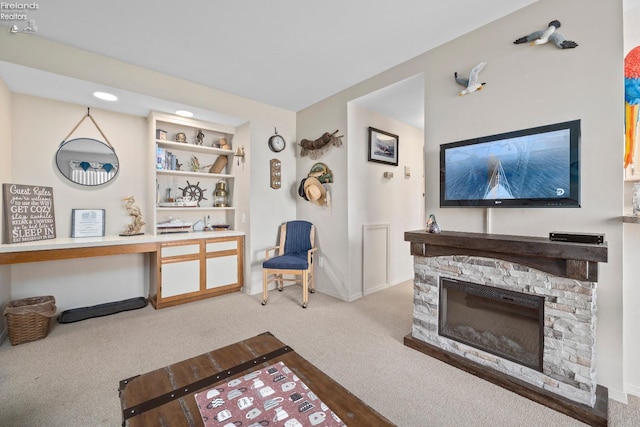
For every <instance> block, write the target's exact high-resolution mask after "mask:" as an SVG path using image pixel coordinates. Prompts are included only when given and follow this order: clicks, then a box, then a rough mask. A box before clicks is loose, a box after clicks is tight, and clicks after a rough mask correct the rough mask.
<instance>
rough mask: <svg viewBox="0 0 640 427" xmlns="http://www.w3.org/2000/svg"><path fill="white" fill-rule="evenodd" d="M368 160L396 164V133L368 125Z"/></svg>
mask: <svg viewBox="0 0 640 427" xmlns="http://www.w3.org/2000/svg"><path fill="white" fill-rule="evenodd" d="M368 160H369V161H370V162H377V163H384V164H387V165H393V166H398V135H394V134H392V133H389V132H385V131H383V130H380V129H376V128H372V127H369V159H368Z"/></svg>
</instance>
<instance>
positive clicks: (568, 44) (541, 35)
mask: <svg viewBox="0 0 640 427" xmlns="http://www.w3.org/2000/svg"><path fill="white" fill-rule="evenodd" d="M558 28H560V21H558V20H554V21H551V22H549V25H548V26H547V29H546V30H544V31H534V32H533V33H531V34H529V35H528V36H524V37H520V38H519V39H518V40H516V41H514V42H513V43H514V44H522V43H530V45H531V46H538V45H541V44H546V43H548V42H551V43H553V44H555V45H556V47H557V48H558V49H573V48H574V47H576V46H578V43H576V42H574V41H572V40H566V39H565V38H564V36H563V35H562V34H560V33H559V32H558V31H557V30H558Z"/></svg>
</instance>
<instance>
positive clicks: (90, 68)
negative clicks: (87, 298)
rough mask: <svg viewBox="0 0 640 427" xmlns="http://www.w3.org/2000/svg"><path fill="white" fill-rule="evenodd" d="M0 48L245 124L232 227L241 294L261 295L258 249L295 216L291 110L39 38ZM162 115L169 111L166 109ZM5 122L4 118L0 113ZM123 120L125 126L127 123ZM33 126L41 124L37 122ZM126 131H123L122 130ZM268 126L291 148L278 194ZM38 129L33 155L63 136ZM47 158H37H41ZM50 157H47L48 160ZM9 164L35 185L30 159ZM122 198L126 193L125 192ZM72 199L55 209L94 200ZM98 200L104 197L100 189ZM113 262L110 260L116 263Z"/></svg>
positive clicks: (10, 41) (2, 55)
mask: <svg viewBox="0 0 640 427" xmlns="http://www.w3.org/2000/svg"><path fill="white" fill-rule="evenodd" d="M0 45H2V47H3V48H2V50H1V51H0V61H7V62H12V63H16V64H19V65H24V66H28V67H33V68H36V69H42V70H46V71H49V72H53V73H57V74H61V75H64V76H69V77H74V78H77V79H81V80H85V81H89V82H95V83H96V84H97V85H98V86H99V85H106V86H109V87H114V88H120V89H123V90H126V91H131V92H135V93H140V94H143V95H148V96H152V97H155V98H160V99H166V100H169V101H174V102H178V103H180V104H182V105H185V106H193V107H196V108H202V109H205V110H209V111H214V112H218V113H222V114H227V115H230V116H234V117H242V118H246V120H247V122H246V124H245V125H243V126H241V127H240V128H239V130H238V134H236V136H237V137H238V135H240V137H241V138H242V139H243V140H245V141H247V144H246V145H245V153H246V156H247V157H246V160H245V162H244V163H242V164H241V165H240V166H239V168H238V174H239V176H240V177H239V179H238V182H239V183H241V185H242V186H244V188H245V189H248V190H247V191H248V193H249V194H247V195H246V197H244V198H241V200H240V203H241V206H239V209H238V216H239V221H238V228H239V229H241V230H243V231H245V232H247V233H248V234H247V240H246V243H245V255H246V258H245V261H246V269H245V291H246V292H250V293H256V292H259V291H260V290H261V289H262V282H261V274H260V273H261V257H263V250H264V248H266V247H268V246H272V245H273V244H274V243H275V230H276V228H277V225H278V224H280V223H281V222H282V221H286V220H288V219H292V218H295V217H296V200H295V198H294V195H293V194H292V193H291V192H290V191H287V189H288V188H290V187H291V186H292V185H293V183H294V182H295V181H296V178H295V155H296V154H295V151H296V150H295V148H294V145H295V144H294V140H295V135H296V116H295V113H294V112H291V111H287V110H283V109H281V108H276V107H272V106H269V105H266V104H262V103H259V102H256V101H252V100H249V99H246V98H242V97H239V96H235V95H232V94H229V93H225V92H222V91H220V90H216V89H212V88H209V87H205V86H201V85H198V84H196V83H192V82H188V81H185V80H180V79H177V78H174V77H171V76H168V75H163V74H160V73H157V72H154V71H150V70H146V69H143V68H141V67H136V66H132V65H129V64H126V63H123V62H119V61H115V60H113V59H110V58H107V57H104V56H100V55H96V54H92V53H90V52H86V51H83V50H79V49H75V48H72V47H69V46H64V45H61V44H59V43H55V42H51V41H47V40H45V39H41V38H39V37H10V36H9V34H8V33H6V32H3V31H0ZM0 78H2V76H0ZM76 108H78V111H81V110H84V111H85V112H86V108H85V107H84V106H76ZM69 113H70V114H69V116H65V117H61V116H60V115H56V117H58V118H60V119H61V120H63V119H64V120H65V122H64V126H62V125H63V123H62V122H60V126H61V127H64V128H65V132H66V133H68V132H69V131H70V130H71V127H72V125H70V126H69V127H67V124H66V121H74V122H73V124H75V123H76V122H77V120H79V119H80V118H81V117H82V114H80V113H76V112H75V110H74V111H73V112H72V111H69ZM96 113H97V112H96ZM167 113H172V112H170V111H167ZM3 117H9V116H8V115H3ZM136 120H141V121H144V118H136ZM124 121H125V122H127V119H125V120H124ZM99 123H100V121H99ZM35 124H36V122H31V123H29V126H35ZM38 126H41V125H40V124H38ZM101 126H102V125H101ZM125 126H128V125H126V124H125ZM21 127H22V125H21ZM274 127H277V129H278V133H280V134H281V135H283V136H284V137H285V139H286V140H287V141H288V142H289V144H288V147H287V149H285V151H283V152H282V153H279V155H278V157H279V158H281V159H282V160H283V166H284V167H283V184H284V185H286V186H288V187H284V188H283V189H282V190H280V191H273V190H271V189H270V187H269V159H270V158H272V157H274V154H273V153H272V152H271V151H269V149H268V148H267V141H268V139H269V137H270V136H271V135H272V134H273V130H274ZM42 129H43V132H45V133H48V134H50V135H51V137H52V139H53V141H54V142H50V140H49V139H43V138H39V139H38V140H37V141H33V142H34V144H36V143H37V144H41V145H39V150H41V149H42V147H45V149H48V148H47V147H50V146H51V144H53V145H55V144H56V143H55V141H56V140H58V139H60V140H61V138H63V137H64V136H66V133H58V136H55V137H54V136H53V135H54V134H53V133H52V129H51V128H49V129H47V128H45V127H42ZM56 129H57V127H56ZM103 130H104V131H105V132H106V133H107V136H108V137H109V138H110V139H111V137H110V136H109V134H108V132H107V130H106V129H104V128H103ZM21 132H23V130H21ZM25 132H26V131H25ZM114 132H116V131H114ZM136 132H137V131H136ZM146 135H147V134H146V132H143V134H142V137H141V138H140V140H139V141H137V142H135V143H134V144H140V145H141V146H143V147H144V146H146V144H147V143H148V141H147V137H146ZM14 139H15V138H14ZM114 141H115V137H114V140H112V144H114V145H117V142H114ZM12 146H13V147H15V146H16V143H15V142H14V143H13V144H12ZM36 156H38V157H40V155H39V154H36ZM45 157H46V156H45V155H44V154H43V155H42V159H44V158H45ZM49 158H50V159H51V157H49ZM125 162H126V168H127V169H128V172H127V173H129V174H134V175H135V174H137V173H138V171H139V173H140V175H141V176H144V177H145V178H144V180H146V179H147V178H148V174H151V173H152V171H150V170H147V171H145V170H138V169H133V170H132V169H131V168H135V167H136V165H135V162H132V161H127V159H125ZM12 165H13V171H14V172H16V171H22V172H20V173H18V174H17V175H16V174H14V175H12V176H10V179H8V180H17V179H18V178H19V179H27V178H28V180H29V181H31V180H36V179H37V180H40V178H41V177H42V174H43V173H44V172H43V171H40V170H34V169H33V168H32V166H31V165H30V163H29V158H28V157H19V156H17V155H14V156H13V163H12ZM53 167H55V166H54V165H53V162H52V161H51V163H50V164H49V165H47V166H46V168H49V169H51V168H53ZM142 169H144V168H142ZM124 170H125V169H124V166H123V170H122V171H121V173H123V171H124ZM28 171H31V172H33V174H31V173H29V172H28ZM134 171H136V172H134ZM134 179H135V178H134V177H133V176H132V175H128V176H126V177H125V178H124V179H122V177H119V178H118V179H117V180H116V182H115V183H114V184H116V183H118V182H133V181H129V180H134ZM144 180H143V181H144ZM27 183H28V182H27ZM134 185H136V184H134ZM109 188H110V189H111V191H114V193H117V197H120V193H121V192H120V191H116V190H115V189H114V185H109ZM122 192H123V193H125V192H124V191H122ZM72 193H73V195H72V198H71V199H70V200H69V201H65V202H62V201H61V203H65V204H66V206H67V207H66V208H65V210H67V209H68V207H70V206H71V205H74V207H75V206H77V205H79V204H84V203H85V202H86V203H90V202H91V201H92V200H93V199H94V198H95V196H93V195H91V194H93V193H92V192H91V191H88V190H86V191H83V190H76V191H74V192H72ZM90 193H91V194H90ZM102 194H104V191H103V193H102ZM57 195H58V191H57V188H54V197H55V203H56V212H57V211H58V202H57V200H58V197H57ZM59 215H62V216H63V217H64V216H66V215H67V214H66V213H61V214H59ZM243 215H244V219H245V222H244V223H242V222H241V220H242V217H243ZM107 220H108V221H109V217H107ZM57 222H59V221H57ZM60 227H62V228H59V230H60V231H59V232H60V233H61V232H63V231H64V230H66V225H61V226H60ZM129 258H131V259H133V260H132V261H131V262H132V263H133V265H131V266H130V267H131V268H133V269H138V268H139V266H140V265H141V262H142V261H141V260H136V257H135V256H133V257H129ZM102 259H104V260H106V258H100V259H98V260H102ZM85 261H86V262H92V261H89V260H84V261H83V262H85ZM114 262H116V261H115V260H114ZM35 265H36V264H33V266H35ZM12 268H13V269H20V268H23V267H19V266H15V267H12ZM34 268H35V267H34ZM57 268H60V269H65V268H68V266H63V265H62V264H60V267H57ZM22 273H24V274H22ZM28 273H29V272H27V271H22V272H21V274H20V275H19V277H20V280H23V279H24V280H28V279H27V277H26V276H27V274H28ZM16 274H17V273H16ZM16 277H18V276H16ZM29 280H30V279H29ZM34 280H35V279H34ZM105 280H108V279H105ZM113 282H114V280H111V281H110V283H113ZM12 288H13V290H12V292H13V294H14V296H17V295H20V294H22V293H23V291H21V290H20V284H19V283H17V282H16V280H14V281H13V286H12ZM92 289H93V290H94V291H95V292H97V293H99V294H101V299H109V298H112V297H115V295H113V296H110V295H109V294H108V290H109V289H110V288H109V287H108V286H105V287H101V286H93V288H92ZM104 292H107V294H104Z"/></svg>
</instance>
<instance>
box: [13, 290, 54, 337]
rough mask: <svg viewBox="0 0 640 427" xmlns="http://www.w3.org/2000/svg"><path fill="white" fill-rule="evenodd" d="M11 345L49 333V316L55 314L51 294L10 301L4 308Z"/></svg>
mask: <svg viewBox="0 0 640 427" xmlns="http://www.w3.org/2000/svg"><path fill="white" fill-rule="evenodd" d="M4 315H5V317H6V319H7V328H8V330H9V341H11V345H18V344H22V343H25V342H29V341H35V340H39V339H42V338H44V337H46V336H47V334H48V333H49V325H50V324H51V318H52V317H53V316H55V315H56V300H55V298H54V297H52V296H43V297H31V298H24V299H19V300H14V301H11V302H10V303H9V304H7V306H6V307H5V309H4Z"/></svg>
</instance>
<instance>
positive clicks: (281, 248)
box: [262, 221, 316, 308]
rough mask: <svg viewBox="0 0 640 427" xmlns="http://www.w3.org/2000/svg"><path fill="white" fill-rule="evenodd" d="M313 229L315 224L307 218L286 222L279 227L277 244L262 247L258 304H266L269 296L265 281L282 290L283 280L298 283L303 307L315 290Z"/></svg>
mask: <svg viewBox="0 0 640 427" xmlns="http://www.w3.org/2000/svg"><path fill="white" fill-rule="evenodd" d="M315 231H316V227H315V225H313V224H311V223H310V222H307V221H289V222H286V223H284V224H282V225H281V226H280V244H279V245H278V246H272V247H270V248H267V249H266V251H265V252H266V253H265V261H264V263H262V305H265V304H266V303H267V299H268V297H269V295H268V292H267V291H268V286H269V283H271V282H276V288H277V289H278V290H279V291H282V289H283V287H284V282H285V281H289V282H295V283H300V284H302V307H303V308H307V303H308V302H309V295H308V294H309V292H312V293H313V292H315V283H314V279H313V253H314V252H315V251H316V247H315V244H314V243H315ZM276 250H277V255H276ZM274 255H275V256H274ZM285 275H286V276H294V277H293V278H289V277H285ZM297 276H301V277H300V278H299V277H297Z"/></svg>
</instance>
